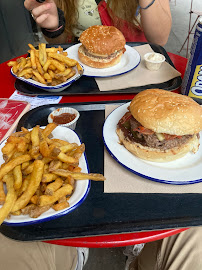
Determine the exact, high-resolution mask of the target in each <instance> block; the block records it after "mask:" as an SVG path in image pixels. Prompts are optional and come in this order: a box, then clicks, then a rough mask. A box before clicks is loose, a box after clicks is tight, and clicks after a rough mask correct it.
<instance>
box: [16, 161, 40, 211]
mask: <svg viewBox="0 0 202 270" xmlns="http://www.w3.org/2000/svg"><path fill="white" fill-rule="evenodd" d="M43 167H44V163H43V162H42V161H41V160H35V161H34V170H33V172H32V174H31V179H30V182H29V186H28V187H27V189H26V190H25V192H24V193H23V194H22V195H21V196H20V197H19V198H18V199H17V201H16V202H15V205H14V206H13V208H12V212H15V211H18V210H20V209H22V208H24V207H25V206H26V205H27V204H28V203H29V201H30V199H31V197H32V196H33V195H34V193H35V192H36V190H37V188H38V187H39V185H40V182H41V179H42V175H43Z"/></svg>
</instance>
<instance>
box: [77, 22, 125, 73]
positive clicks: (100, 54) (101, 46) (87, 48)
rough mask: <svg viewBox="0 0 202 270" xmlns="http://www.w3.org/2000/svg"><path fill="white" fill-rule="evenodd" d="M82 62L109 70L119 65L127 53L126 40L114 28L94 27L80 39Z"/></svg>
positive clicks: (86, 31)
mask: <svg viewBox="0 0 202 270" xmlns="http://www.w3.org/2000/svg"><path fill="white" fill-rule="evenodd" d="M79 40H80V42H81V43H82V45H81V46H80V47H79V49H78V56H79V59H80V61H81V62H82V63H83V64H86V65H87V66H90V67H94V68H108V67H112V66H114V65H116V64H118V63H119V62H120V60H121V57H122V55H123V53H124V52H125V44H126V40H125V38H124V36H123V34H122V33H121V32H120V31H119V30H118V29H117V28H116V27H114V26H103V25H94V26H91V27H89V28H88V29H86V30H85V31H84V32H83V33H82V34H81V36H80V38H79Z"/></svg>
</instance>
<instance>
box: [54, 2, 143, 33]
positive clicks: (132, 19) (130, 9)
mask: <svg viewBox="0 0 202 270" xmlns="http://www.w3.org/2000/svg"><path fill="white" fill-rule="evenodd" d="M55 2H56V5H57V6H58V7H59V8H60V9H62V10H63V11H64V15H65V20H66V25H65V31H66V32H67V33H68V36H69V37H73V32H72V29H73V27H74V25H75V24H76V22H77V20H78V11H77V0H55ZM138 4H139V3H138V0H135V1H134V0H133V1H132V0H108V1H107V9H108V12H109V15H110V16H111V18H112V20H113V22H114V25H115V26H116V27H117V28H119V27H120V26H121V20H118V19H117V17H118V18H121V19H123V20H126V21H127V22H129V25H131V26H135V27H138V28H139V26H140V24H139V22H138V20H137V18H136V16H135V14H136V12H137V8H138Z"/></svg>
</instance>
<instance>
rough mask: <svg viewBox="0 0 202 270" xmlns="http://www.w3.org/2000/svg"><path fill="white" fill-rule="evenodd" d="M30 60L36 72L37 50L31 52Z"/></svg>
mask: <svg viewBox="0 0 202 270" xmlns="http://www.w3.org/2000/svg"><path fill="white" fill-rule="evenodd" d="M30 60H31V64H32V68H33V69H34V70H35V69H36V56H35V50H31V51H30Z"/></svg>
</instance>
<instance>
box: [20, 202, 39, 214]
mask: <svg viewBox="0 0 202 270" xmlns="http://www.w3.org/2000/svg"><path fill="white" fill-rule="evenodd" d="M35 207H36V205H35V204H29V205H27V206H25V207H24V208H22V209H21V213H22V215H29V213H30V211H31V210H32V209H34V208H35Z"/></svg>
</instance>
